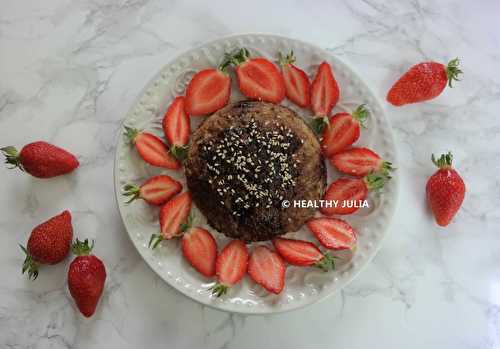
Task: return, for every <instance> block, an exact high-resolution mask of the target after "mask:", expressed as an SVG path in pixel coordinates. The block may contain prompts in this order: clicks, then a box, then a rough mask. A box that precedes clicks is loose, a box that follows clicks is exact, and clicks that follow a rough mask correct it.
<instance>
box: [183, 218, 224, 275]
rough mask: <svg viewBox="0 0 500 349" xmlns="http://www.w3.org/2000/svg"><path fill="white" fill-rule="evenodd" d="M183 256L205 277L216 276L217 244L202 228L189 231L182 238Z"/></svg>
mask: <svg viewBox="0 0 500 349" xmlns="http://www.w3.org/2000/svg"><path fill="white" fill-rule="evenodd" d="M182 254H183V255H184V257H185V258H186V259H187V261H188V262H189V264H191V265H192V266H193V268H195V269H196V270H198V271H199V272H200V273H201V274H203V275H204V276H206V277H211V276H214V275H215V260H216V258H217V243H216V242H215V239H214V237H213V236H212V234H210V233H209V232H208V230H206V229H203V228H200V227H194V228H192V229H190V230H188V231H187V232H186V233H185V234H184V235H183V237H182Z"/></svg>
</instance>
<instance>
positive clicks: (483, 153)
mask: <svg viewBox="0 0 500 349" xmlns="http://www.w3.org/2000/svg"><path fill="white" fill-rule="evenodd" d="M1 3H2V11H0V76H1V82H0V140H1V141H0V143H1V145H2V146H4V145H11V144H12V145H16V146H22V145H23V144H24V143H27V142H29V141H34V140H39V139H43V140H46V141H50V142H53V143H55V144H58V145H61V146H64V147H67V148H68V149H71V150H72V151H73V152H75V153H76V154H79V159H80V161H81V167H80V168H79V169H78V171H77V172H76V173H75V174H74V175H71V176H66V177H62V178H58V179H55V180H45V181H41V180H36V179H33V178H31V177H29V176H27V175H21V173H16V172H12V171H7V170H6V169H4V168H2V169H0V183H1V184H0V188H1V195H0V212H1V214H0V230H1V234H0V256H1V257H0V260H1V263H0V280H1V281H0V347H2V348H16V349H18V348H37V349H38V348H78V349H83V348H118V347H119V348H138V347H141V346H142V347H146V348H150V349H154V348H165V347H168V348H201V347H204V348H238V349H242V348H255V347H264V348H278V347H281V348H353V349H355V348H368V347H369V348H372V347H376V348H379V347H380V348H424V347H425V348H454V349H457V348H468V349H469V348H470V349H472V348H500V235H499V232H500V210H499V207H500V182H499V179H498V175H499V174H500V151H499V150H498V149H499V148H500V119H499V117H498V113H499V111H500V81H499V78H498V76H499V74H498V72H499V71H500V35H499V33H500V25H499V24H498V23H499V22H498V14H499V13H500V3H498V2H497V1H494V0H491V1H481V2H479V1H476V2H472V1H469V2H465V1H459V0H457V1H439V3H438V2H437V1H431V0H412V1H396V0H390V1H383V0H364V1H347V0H344V1H326V0H325V1H314V2H310V1H293V2H283V3H279V2H274V1H269V0H258V1H257V0H256V1H252V2H245V3H244V5H243V3H242V4H241V5H238V6H234V5H235V4H237V2H235V1H231V2H222V1H213V2H206V1H199V2H192V1H163V0H92V1H85V0H52V1H43V2H40V1H33V0H31V1H18V0H2V2H1ZM208 4H209V5H208ZM244 32H269V33H275V34H281V35H287V36H291V37H295V38H299V39H303V40H306V41H310V42H313V43H315V44H318V45H320V46H322V47H325V48H328V49H330V50H331V51H332V52H333V53H334V54H336V55H338V56H339V57H341V58H342V59H344V60H346V61H348V62H349V63H351V65H352V66H353V67H354V68H355V69H356V70H357V71H358V72H359V73H360V74H362V75H363V77H364V78H365V79H366V81H368V82H369V84H370V85H371V87H372V88H373V89H374V91H376V92H377V94H378V96H379V97H380V98H381V99H383V98H384V96H385V93H386V91H387V89H388V88H389V86H390V84H391V82H392V81H393V80H394V79H395V78H396V77H397V76H398V75H399V74H400V73H401V72H403V71H404V70H405V69H406V68H407V67H409V66H410V65H412V64H414V63H416V62H419V61H423V60H429V59H433V60H438V61H443V62H446V61H448V60H449V59H451V58H454V57H456V56H458V57H460V58H461V59H462V67H463V70H464V71H465V75H464V77H463V81H461V82H459V83H456V88H453V89H449V90H446V91H445V93H444V94H443V95H442V96H440V97H439V98H438V99H436V100H434V101H432V102H429V103H425V104H421V105H413V106H408V107H404V108H399V109H396V108H393V107H390V106H389V105H387V104H386V109H387V113H388V116H389V118H390V121H391V122H392V125H393V128H394V132H395V136H396V141H397V145H398V148H399V155H400V163H398V164H397V168H398V175H399V176H400V178H401V186H400V187H401V193H400V199H399V204H398V208H397V212H396V216H395V219H394V221H393V224H392V225H391V227H390V232H389V236H388V238H387V240H386V241H385V243H384V246H383V248H382V249H381V250H380V252H379V253H378V255H377V256H376V257H375V259H374V260H373V262H372V263H371V264H370V265H369V266H368V267H367V268H366V269H365V270H364V271H363V272H362V273H361V274H360V275H359V277H358V278H357V279H356V280H355V281H354V282H352V283H351V284H350V285H349V286H348V287H347V288H345V289H344V290H343V291H342V292H340V293H339V294H337V295H335V296H332V297H330V298H329V299H327V300H325V301H323V302H321V303H318V304H315V305H313V306H310V307H308V308H305V309H302V310H298V311H294V312H291V313H285V314H281V315H272V316H241V315H231V314H227V313H223V312H219V311H215V310H212V309H210V308H207V307H204V306H201V305H199V304H197V303H195V302H193V301H192V300H190V299H188V298H186V297H184V296H183V295H181V294H179V293H178V292H177V291H175V290H174V289H173V288H171V287H169V286H168V285H166V284H165V283H164V282H163V281H162V280H161V279H159V278H158V277H157V276H156V274H154V273H153V272H152V271H151V270H150V269H149V267H148V266H147V265H146V264H145V263H144V262H143V261H142V259H141V258H140V256H139V254H138V253H137V252H136V250H135V249H134V247H133V246H132V244H131V242H130V241H129V239H128V237H127V235H126V234H125V232H124V228H123V225H122V223H121V221H120V217H119V214H118V211H117V208H116V205H115V201H114V193H113V185H112V183H113V182H112V169H113V157H114V148H115V142H116V138H117V136H118V133H119V130H120V121H121V119H122V118H123V116H124V115H125V113H126V111H127V110H128V108H129V107H130V105H131V104H132V102H133V101H134V98H135V97H136V96H137V94H138V93H139V92H140V91H141V89H142V88H143V86H144V85H145V84H146V82H147V81H148V80H149V79H150V78H151V77H152V76H153V75H154V74H155V73H156V72H157V71H158V70H159V69H160V67H161V66H162V65H163V64H165V63H166V62H168V61H169V60H170V59H172V57H174V56H175V55H177V54H178V53H180V52H182V51H184V50H186V49H188V48H190V47H192V46H194V45H198V44H201V43H203V42H205V41H207V40H211V39H214V38H217V37H220V36H223V35H228V34H233V33H244ZM447 150H452V151H453V152H454V155H455V165H456V167H457V169H458V171H459V172H460V173H461V174H462V176H463V178H464V180H465V182H466V185H467V189H468V192H467V195H466V198H465V202H464V205H463V207H462V209H461V211H460V212H459V214H458V215H457V217H456V219H455V220H454V222H453V224H451V225H450V226H449V227H448V228H446V229H442V228H439V227H437V226H436V225H435V224H434V223H433V220H432V218H431V216H430V213H429V211H428V210H427V209H426V205H425V201H424V191H425V189H424V188H425V182H426V180H427V178H428V176H429V175H431V174H432V173H433V171H434V168H433V165H432V164H431V162H430V155H431V153H433V152H435V153H440V152H444V151H447ZM66 208H67V209H70V210H71V211H72V213H73V216H74V226H75V228H76V234H78V236H80V237H88V238H95V239H96V244H97V245H96V249H95V252H96V254H98V255H100V256H101V257H102V259H103V260H104V261H105V263H106V265H107V269H108V280H107V285H106V290H105V294H104V296H103V299H102V301H101V304H100V306H99V309H98V312H97V313H96V314H95V316H94V317H93V318H91V319H90V320H88V319H84V318H83V317H81V316H80V314H79V313H78V312H77V311H75V307H74V305H73V302H72V300H71V298H70V296H69V294H68V291H67V286H66V268H67V265H68V262H65V263H62V264H60V265H57V266H53V267H48V268H44V269H43V271H42V272H41V275H40V277H39V279H38V280H37V281H36V282H34V283H33V282H30V281H27V280H26V278H25V277H24V276H21V274H20V267H21V263H22V259H23V256H22V253H21V251H20V250H19V249H18V247H17V244H18V243H23V242H25V241H26V239H27V237H28V235H29V232H30V231H31V229H32V227H33V226H34V225H36V224H38V223H39V222H40V221H42V220H45V219H47V218H48V217H50V216H52V215H54V214H56V213H57V212H59V211H62V210H63V209H66Z"/></svg>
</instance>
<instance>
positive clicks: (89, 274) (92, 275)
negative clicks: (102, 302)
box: [68, 239, 106, 317]
mask: <svg viewBox="0 0 500 349" xmlns="http://www.w3.org/2000/svg"><path fill="white" fill-rule="evenodd" d="M93 247H94V242H93V241H92V244H91V245H89V241H88V240H87V239H85V241H83V242H82V241H80V240H78V239H76V241H75V242H74V243H73V245H72V246H71V249H72V251H73V253H74V254H75V255H77V257H76V258H75V259H74V260H73V262H71V264H70V266H69V270H68V288H69V292H70V293H71V296H72V297H73V299H74V300H75V302H76V305H77V307H78V309H79V310H80V312H81V313H82V314H83V315H84V316H85V317H91V316H92V315H93V314H94V312H95V309H96V307H97V303H98V302H99V299H100V298H101V295H102V291H103V290H104V282H105V281H106V268H105V267H104V264H103V263H102V261H101V260H100V259H99V258H97V257H96V256H94V255H91V254H90V252H91V251H92V248H93Z"/></svg>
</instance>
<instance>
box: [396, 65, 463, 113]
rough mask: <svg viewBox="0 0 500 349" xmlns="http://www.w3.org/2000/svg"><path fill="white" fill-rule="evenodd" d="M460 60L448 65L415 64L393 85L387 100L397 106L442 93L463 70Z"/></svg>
mask: <svg viewBox="0 0 500 349" xmlns="http://www.w3.org/2000/svg"><path fill="white" fill-rule="evenodd" d="M458 64H459V60H458V58H455V59H453V60H451V61H450V62H449V63H448V65H447V66H445V65H444V64H441V63H437V62H424V63H419V64H417V65H414V66H413V67H411V68H410V70H408V71H407V72H406V73H405V74H404V75H403V76H402V77H401V78H399V80H398V81H396V83H395V84H394V85H393V86H392V87H391V89H390V90H389V93H388V94H387V101H388V102H389V103H391V104H392V105H395V106H402V105H405V104H410V103H417V102H423V101H427V100H429V99H432V98H435V97H437V96H439V95H440V94H441V92H442V91H443V90H444V88H445V87H446V85H447V84H448V86H449V87H452V86H451V84H452V82H453V81H454V80H457V81H458V80H459V79H458V76H459V75H460V74H462V71H461V70H460V68H459V67H458Z"/></svg>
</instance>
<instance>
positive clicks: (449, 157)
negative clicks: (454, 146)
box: [431, 152, 453, 169]
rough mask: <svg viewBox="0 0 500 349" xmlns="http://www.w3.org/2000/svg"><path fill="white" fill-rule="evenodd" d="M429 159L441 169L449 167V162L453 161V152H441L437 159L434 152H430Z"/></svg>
mask: <svg viewBox="0 0 500 349" xmlns="http://www.w3.org/2000/svg"><path fill="white" fill-rule="evenodd" d="M431 160H432V162H433V163H434V165H436V166H437V167H439V168H441V169H446V168H451V163H452V162H453V154H452V153H451V152H448V153H446V154H441V156H440V157H439V159H437V160H436V158H435V157H434V154H432V156H431Z"/></svg>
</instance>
